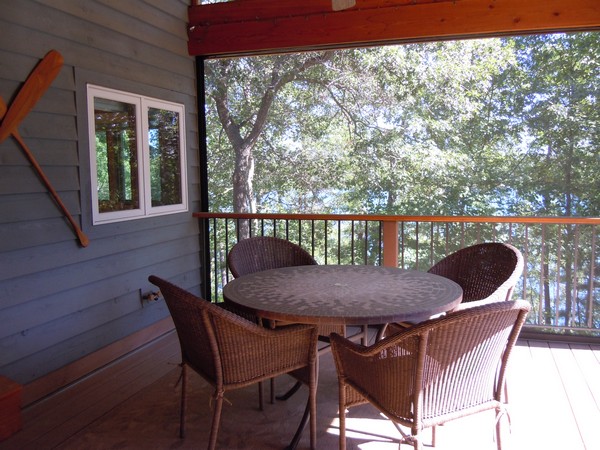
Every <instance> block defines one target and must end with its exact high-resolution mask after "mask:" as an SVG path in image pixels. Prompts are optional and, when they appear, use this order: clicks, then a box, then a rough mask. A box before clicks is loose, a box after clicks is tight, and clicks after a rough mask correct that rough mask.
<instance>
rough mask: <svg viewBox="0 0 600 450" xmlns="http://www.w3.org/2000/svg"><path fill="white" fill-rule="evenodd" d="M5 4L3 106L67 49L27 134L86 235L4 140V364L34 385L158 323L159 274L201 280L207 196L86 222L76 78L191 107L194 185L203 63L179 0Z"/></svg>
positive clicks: (23, 130)
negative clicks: (151, 295) (198, 66)
mask: <svg viewBox="0 0 600 450" xmlns="http://www.w3.org/2000/svg"><path fill="white" fill-rule="evenodd" d="M1 10H2V13H1V14H0V16H1V17H0V30H1V31H0V36H2V37H4V36H10V37H11V39H10V40H6V39H0V95H1V96H2V97H3V98H4V100H5V101H6V102H7V103H8V104H10V102H11V100H12V99H13V98H14V96H15V95H16V94H17V92H18V91H19V89H20V88H21V86H22V84H23V82H24V81H25V80H26V78H27V77H28V76H29V74H30V73H31V71H32V69H33V68H34V67H35V65H36V64H38V62H39V61H40V59H41V58H42V57H43V56H44V55H45V54H46V53H47V52H48V51H49V50H50V49H55V50H57V51H59V52H60V53H61V54H62V55H63V57H64V65H63V67H62V69H61V71H60V72H59V74H58V76H57V77H56V79H55V80H54V81H53V83H52V85H51V87H50V88H49V89H48V90H47V91H46V93H45V94H44V95H43V96H42V98H41V99H40V100H39V101H38V102H37V103H36V105H35V106H34V108H33V110H32V111H31V112H30V113H29V114H28V115H27V117H25V119H24V120H23V121H22V123H20V124H19V127H18V131H19V133H20V134H21V135H22V136H23V138H24V140H25V142H26V144H27V145H28V147H30V149H31V151H32V153H33V154H34V155H35V157H36V159H37V160H38V162H39V163H40V164H41V166H42V168H43V170H44V172H45V173H46V175H47V176H48V178H49V179H50V181H51V182H52V184H53V185H54V187H55V188H56V189H57V191H58V192H59V194H60V195H61V199H62V200H63V202H64V203H65V205H66V206H67V209H68V210H69V211H70V212H71V214H72V215H73V216H74V218H75V220H76V221H77V222H81V225H82V229H83V230H84V232H85V233H86V235H88V237H89V238H90V244H89V246H88V247H86V248H82V247H81V246H80V245H79V244H78V241H77V239H76V237H75V235H74V233H73V231H72V229H71V227H70V225H69V223H68V222H67V221H66V220H65V218H64V216H63V215H62V212H61V211H60V210H58V208H57V207H56V205H54V203H53V200H52V199H51V197H50V195H49V194H48V193H47V191H46V189H45V186H43V184H42V183H41V182H40V181H39V179H38V178H37V175H36V174H35V172H34V171H33V169H32V168H31V164H30V163H29V161H28V160H27V159H26V158H25V157H24V154H23V151H22V149H20V148H19V146H18V145H17V143H16V142H15V141H14V140H13V139H10V138H9V139H7V140H6V141H5V142H2V143H0V215H1V217H0V236H1V237H2V239H0V252H1V253H0V323H2V324H3V325H4V324H6V325H7V326H6V327H5V326H3V327H1V328H0V351H1V352H2V355H0V359H2V363H1V364H2V367H0V373H3V374H5V375H9V376H11V375H13V378H14V379H15V380H16V381H19V382H28V381H30V380H32V379H35V378H37V377H39V376H42V375H44V374H46V373H49V372H50V371H52V370H54V369H57V368H60V367H62V366H64V365H65V364H69V363H71V362H73V361H75V360H76V359H78V358H80V357H82V356H85V355H87V354H89V353H91V352H93V351H96V350H97V349H99V348H101V347H103V346H106V345H108V344H110V343H112V342H114V341H116V340H118V339H120V338H122V337H125V336H127V335H130V334H131V333H134V332H135V331H138V330H140V329H142V328H144V327H146V326H149V325H152V324H153V323H156V322H157V321H160V320H162V319H163V318H164V317H165V315H167V314H168V313H167V311H166V308H165V305H164V303H161V302H157V303H155V304H150V305H146V306H144V307H142V303H141V300H140V291H142V292H144V291H147V290H150V289H151V288H153V287H152V286H151V285H150V284H149V282H148V281H147V277H148V275H149V274H150V273H157V274H159V275H162V276H168V277H172V278H174V279H179V280H181V281H182V282H184V283H186V284H188V285H189V286H191V287H193V288H197V286H198V285H199V284H200V281H199V278H200V273H201V271H200V265H201V262H200V255H199V252H200V244H199V242H200V241H199V239H198V230H199V225H198V221H197V220H196V219H194V218H193V217H192V214H191V211H193V210H196V209H198V206H199V205H198V202H199V198H200V196H199V192H193V193H192V192H190V195H189V198H190V200H189V202H190V209H191V211H189V212H185V213H179V214H173V215H167V216H159V217H151V218H144V219H139V220H130V221H125V222H120V223H113V224H105V225H101V226H92V225H91V204H90V202H91V196H90V184H89V183H90V174H89V145H88V142H87V141H88V137H87V118H86V115H87V110H86V90H85V82H86V80H85V79H82V78H78V77H77V75H78V74H81V73H92V74H95V75H98V76H99V77H100V78H101V77H104V78H106V79H107V80H109V81H111V82H109V83H107V84H101V83H95V84H101V85H106V86H108V87H113V88H117V89H118V88H119V87H117V85H120V86H126V87H127V89H123V90H130V91H131V92H134V93H139V94H143V95H149V94H148V92H151V93H152V94H154V95H151V96H153V97H157V98H164V99H166V100H171V101H177V102H180V103H183V104H185V106H186V131H187V134H186V139H187V152H188V167H189V170H188V172H189V174H188V186H189V187H190V188H191V189H198V188H199V176H198V166H199V162H198V155H197V153H198V131H197V121H198V116H197V112H196V80H195V62H194V58H193V57H190V56H189V55H188V54H187V33H186V27H187V2H182V1H181V0H178V1H173V0H151V1H144V0H131V1H127V2H118V1H110V0H85V1H83V0H69V1H65V0H55V1H54V0H53V1H50V0H41V1H34V0H3V2H2V7H1ZM96 78H97V79H100V78H98V77H96ZM115 80H117V81H118V83H113V82H112V81H115ZM87 81H88V82H89V79H88V80H87Z"/></svg>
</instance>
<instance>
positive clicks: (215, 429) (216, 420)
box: [208, 392, 224, 450]
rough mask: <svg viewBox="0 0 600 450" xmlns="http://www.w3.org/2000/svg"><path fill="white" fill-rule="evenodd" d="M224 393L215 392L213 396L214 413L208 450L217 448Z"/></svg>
mask: <svg viewBox="0 0 600 450" xmlns="http://www.w3.org/2000/svg"><path fill="white" fill-rule="evenodd" d="M223 395H224V392H217V395H216V396H215V399H216V400H215V411H214V412H213V418H212V425H211V427H210V438H209V442H208V450H215V448H216V447H217V436H218V434H219V425H220V423H221V411H222V410H223Z"/></svg>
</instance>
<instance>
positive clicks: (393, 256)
mask: <svg viewBox="0 0 600 450" xmlns="http://www.w3.org/2000/svg"><path fill="white" fill-rule="evenodd" d="M383 265H384V266H386V267H398V222H396V221H395V220H394V221H391V222H387V221H385V222H383Z"/></svg>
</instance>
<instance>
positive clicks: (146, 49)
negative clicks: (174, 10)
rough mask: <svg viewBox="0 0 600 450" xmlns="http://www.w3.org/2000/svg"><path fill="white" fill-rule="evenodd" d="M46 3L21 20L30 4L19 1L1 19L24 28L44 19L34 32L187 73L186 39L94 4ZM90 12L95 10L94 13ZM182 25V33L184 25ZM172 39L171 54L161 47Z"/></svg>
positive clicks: (85, 0) (67, 0)
mask: <svg viewBox="0 0 600 450" xmlns="http://www.w3.org/2000/svg"><path fill="white" fill-rule="evenodd" d="M9 3H12V2H9ZM48 3H51V4H52V6H50V5H43V4H41V3H36V4H35V6H34V7H32V8H30V9H29V13H30V14H31V15H32V16H30V17H23V14H22V11H21V10H22V9H23V8H27V5H28V4H29V2H23V5H22V4H21V3H20V2H18V3H17V4H14V5H12V7H7V8H5V9H3V16H5V17H8V18H10V19H14V20H15V22H13V23H17V24H20V25H22V26H23V27H28V26H30V25H31V17H40V16H43V19H42V20H39V21H36V24H35V25H36V29H37V30H40V31H41V32H44V33H47V34H50V35H52V36H55V37H60V38H62V39H65V40H66V41H71V42H76V43H85V44H86V46H87V48H88V51H92V52H93V51H95V50H97V51H100V52H109V53H110V54H112V55H114V56H115V57H121V58H123V59H127V60H132V61H134V60H135V61H143V63H144V65H145V66H146V67H152V66H154V67H157V68H161V67H168V68H169V69H170V70H172V71H174V72H176V73H186V72H188V70H189V64H190V63H191V61H193V58H191V57H190V56H189V55H188V53H187V38H186V39H181V38H174V37H173V35H172V34H167V33H164V32H162V31H160V30H156V29H155V28H154V27H151V26H148V25H146V24H144V23H143V22H141V21H139V20H138V19H137V18H135V17H133V16H123V15H122V14H120V13H118V12H117V11H115V10H112V9H107V8H103V7H101V5H98V3H97V2H90V1H89V0H78V1H73V0H62V1H60V0H52V1H50V2H48ZM127 3H128V5H127V6H128V7H129V8H130V9H131V10H132V11H135V12H138V11H142V10H143V9H140V8H136V7H135V6H133V5H132V2H127ZM54 4H56V5H57V6H58V7H60V6H61V5H62V6H64V7H65V8H66V9H72V8H73V11H78V13H77V14H71V13H67V12H64V11H60V10H58V9H55V8H54V7H53V6H54ZM21 5H22V6H21ZM82 8H83V9H84V11H82ZM100 8H103V11H104V13H103V14H100V12H99V9H100ZM16 10H18V11H16ZM92 10H96V11H97V12H96V14H94V12H93V11H92ZM79 11H81V12H79ZM108 13H112V14H108ZM99 19H103V21H102V22H99V23H96V21H98V20H99ZM182 26H183V29H184V30H185V24H184V23H182ZM127 38H130V39H129V41H128V45H123V42H124V40H127ZM141 38H143V39H144V40H141ZM172 39H176V42H175V43H173V44H172V45H171V47H173V48H177V45H180V48H179V49H180V52H179V54H174V53H173V50H172V49H169V48H163V47H164V46H165V43H168V42H169V41H170V40H172ZM181 50H183V51H181ZM59 51H60V49H59ZM66 63H68V61H66Z"/></svg>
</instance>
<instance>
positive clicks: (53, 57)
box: [0, 50, 64, 142]
mask: <svg viewBox="0 0 600 450" xmlns="http://www.w3.org/2000/svg"><path fill="white" fill-rule="evenodd" d="M63 61H64V60H63V57H62V55H61V54H60V53H59V52H57V51H56V50H51V51H49V52H48V53H47V54H46V56H44V58H43V59H42V60H41V61H40V62H39V63H38V65H37V66H35V68H34V69H33V71H32V72H31V74H30V75H29V77H27V80H26V81H25V83H24V84H23V86H22V87H21V90H20V91H19V93H18V94H17V96H16V97H15V99H14V101H13V102H12V103H11V105H10V107H9V108H8V111H7V112H6V115H5V116H4V120H3V121H2V124H0V142H2V141H3V140H4V139H6V138H7V137H8V136H10V135H11V133H12V132H13V131H15V130H16V129H17V126H18V125H19V123H21V121H22V120H23V119H24V118H25V117H26V116H27V114H29V112H30V111H31V110H32V109H33V107H34V106H35V104H36V103H37V102H38V100H39V99H40V98H41V97H42V95H44V93H45V92H46V90H47V89H48V88H49V87H50V85H51V84H52V82H53V81H54V79H55V78H56V76H57V75H58V73H59V72H60V69H61V68H62V65H63Z"/></svg>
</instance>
